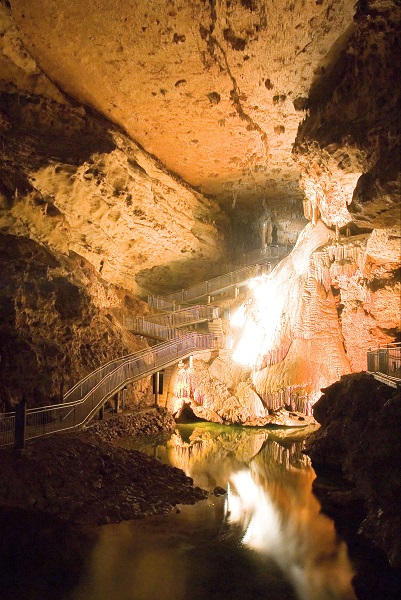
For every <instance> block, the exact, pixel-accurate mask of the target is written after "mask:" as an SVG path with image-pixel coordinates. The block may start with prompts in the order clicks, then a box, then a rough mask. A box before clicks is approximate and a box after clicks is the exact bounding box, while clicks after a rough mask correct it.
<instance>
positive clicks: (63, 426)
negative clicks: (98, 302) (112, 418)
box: [0, 332, 219, 446]
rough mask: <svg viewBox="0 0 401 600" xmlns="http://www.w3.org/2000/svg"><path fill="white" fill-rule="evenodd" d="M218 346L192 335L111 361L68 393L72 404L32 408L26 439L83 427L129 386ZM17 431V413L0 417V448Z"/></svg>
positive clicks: (205, 336) (212, 338)
mask: <svg viewBox="0 0 401 600" xmlns="http://www.w3.org/2000/svg"><path fill="white" fill-rule="evenodd" d="M218 344H219V340H218V338H217V336H215V335H211V334H200V333H196V332H191V333H188V334H186V335H182V336H179V337H176V338H175V339H173V340H170V341H166V342H162V343H161V344H157V345H156V346H153V347H151V348H146V349H145V350H142V351H140V352H136V353H134V354H130V355H128V356H124V357H122V358H120V359H117V360H115V361H111V362H109V363H107V364H106V365H103V366H102V367H100V368H99V369H97V370H96V371H94V372H93V373H90V374H89V375H88V376H87V377H85V378H84V379H82V380H81V381H80V382H78V383H77V384H76V385H75V386H74V387H73V388H72V389H71V390H70V391H69V392H68V393H67V394H66V396H65V399H66V398H69V399H70V400H69V401H68V402H63V403H62V404H55V405H51V406H45V407H40V408H30V409H28V410H27V411H26V435H25V439H26V440H30V439H35V438H37V437H42V436H45V435H49V434H51V433H56V432H61V431H67V430H71V429H75V428H78V427H81V426H82V425H83V424H84V423H85V422H87V421H88V420H89V419H90V418H92V416H93V415H94V414H95V413H96V412H97V411H98V410H99V408H100V407H101V406H102V405H103V404H104V402H106V400H108V399H109V398H111V397H112V396H113V395H114V394H116V393H117V392H118V391H119V390H120V389H122V388H123V387H124V386H125V385H127V383H129V382H132V381H136V380H138V379H142V378H143V377H146V376H147V375H151V374H152V373H155V372H157V371H158V370H160V369H162V368H164V367H167V366H169V365H170V364H173V363H175V362H177V361H178V360H180V359H183V358H185V357H187V356H189V355H190V354H192V353H194V352H196V351H202V350H205V349H214V348H218ZM72 398H73V400H71V399H72ZM13 419H14V420H13ZM14 428H15V413H6V414H3V415H0V446H7V445H10V444H12V443H13V441H14Z"/></svg>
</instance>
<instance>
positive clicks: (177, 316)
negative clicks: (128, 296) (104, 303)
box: [123, 304, 220, 340]
mask: <svg viewBox="0 0 401 600" xmlns="http://www.w3.org/2000/svg"><path fill="white" fill-rule="evenodd" d="M219 316H220V309H219V307H218V306H212V305H211V304H206V305H202V304H198V305H197V306H190V307H187V308H181V309H179V310H176V311H173V312H165V313H158V314H155V315H146V316H144V317H134V318H127V317H124V318H123V325H124V327H126V328H127V329H129V330H130V331H132V332H133V333H136V334H140V335H145V336H147V337H150V338H153V339H156V340H171V339H174V338H175V337H178V336H180V335H183V334H184V333H188V331H187V330H183V329H181V328H184V327H191V326H192V325H198V324H200V323H205V322H209V321H213V319H217V318H219Z"/></svg>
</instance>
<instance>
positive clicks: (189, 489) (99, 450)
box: [0, 411, 207, 525]
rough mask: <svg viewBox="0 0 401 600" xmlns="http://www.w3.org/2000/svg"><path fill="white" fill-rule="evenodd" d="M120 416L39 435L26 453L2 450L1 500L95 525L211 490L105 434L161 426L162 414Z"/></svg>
mask: <svg viewBox="0 0 401 600" xmlns="http://www.w3.org/2000/svg"><path fill="white" fill-rule="evenodd" d="M118 420H119V423H116V422H115V420H113V419H111V420H110V421H107V422H105V425H103V426H102V431H100V430H99V429H97V430H96V429H95V430H92V431H91V430H89V431H88V432H86V433H75V434H62V435H59V436H51V437H48V438H45V439H42V440H38V441H36V442H35V443H32V444H30V445H29V447H28V448H26V449H25V450H23V451H22V452H15V451H14V450H4V449H3V450H1V464H2V468H1V473H0V502H1V503H2V504H6V505H8V506H11V507H14V508H16V507H18V508H24V509H30V510H34V511H37V512H41V511H44V512H47V513H50V514H52V515H56V516H58V517H60V518H62V519H64V520H69V521H73V522H75V523H80V524H91V525H93V524H105V523H118V522H120V521H121V520H127V519H135V518H140V517H143V516H145V515H154V514H165V513H167V512H169V511H171V510H172V509H173V507H174V506H175V505H176V504H179V503H182V504H195V502H197V501H198V500H201V499H203V498H206V497H207V492H205V491H204V490H201V489H200V488H198V487H194V486H193V481H192V479H191V478H190V477H187V476H186V475H185V473H184V472H183V471H181V470H180V469H177V468H174V467H170V466H168V465H165V464H162V463H161V462H160V461H158V460H155V459H154V458H151V457H150V456H147V455H145V454H143V453H141V452H137V451H134V450H128V449H125V448H118V447H116V446H114V445H112V444H110V443H108V442H106V441H104V438H106V437H107V438H109V439H110V438H111V437H115V435H116V433H117V435H118V432H119V431H121V429H125V431H127V432H128V430H129V431H130V433H131V434H132V433H133V432H134V431H135V432H136V433H137V434H138V433H141V432H142V433H146V432H148V431H149V429H151V428H155V429H157V430H158V431H163V430H164V424H163V423H162V420H163V415H162V414H160V413H158V412H157V411H151V412H150V413H149V414H148V415H146V416H145V415H142V419H136V420H135V419H134V420H132V419H131V420H130V419H129V418H128V419H127V422H126V423H125V424H123V423H121V418H120V419H118ZM165 423H168V419H167V420H166V421H165ZM108 427H109V428H110V435H109V436H108V435H107V428H108ZM102 438H103V439H102Z"/></svg>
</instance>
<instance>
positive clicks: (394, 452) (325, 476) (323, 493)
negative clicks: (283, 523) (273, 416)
mask: <svg viewBox="0 0 401 600" xmlns="http://www.w3.org/2000/svg"><path fill="white" fill-rule="evenodd" d="M314 416H315V418H316V419H317V420H318V421H319V422H320V424H321V427H320V429H319V430H317V431H316V432H314V433H313V434H312V435H311V436H310V437H309V438H308V440H307V443H306V452H307V453H308V454H309V456H310V457H311V459H312V465H313V467H314V469H315V471H316V473H317V479H316V481H315V482H314V492H315V494H316V495H317V496H318V498H319V500H320V501H321V503H322V507H323V510H324V512H326V513H327V514H329V515H330V516H331V517H332V518H334V520H335V522H336V526H337V528H338V529H339V530H340V532H341V534H342V535H343V536H344V537H346V539H347V541H348V544H349V547H350V551H351V554H352V555H353V559H354V560H355V561H356V563H357V564H358V565H359V566H360V567H361V568H360V569H359V574H358V577H357V580H356V582H355V586H356V589H357V591H358V593H359V594H360V596H359V597H361V598H369V599H370V598H372V599H373V598H389V599H390V598H395V597H398V593H399V591H400V588H401V544H400V536H399V533H400V525H401V519H400V507H399V498H400V485H401V484H400V457H401V445H400V442H401V440H400V433H399V432H400V425H401V403H400V391H399V390H395V389H394V388H391V387H389V386H386V385H385V384H383V383H380V382H378V381H376V380H375V379H374V378H373V376H371V375H369V374H366V373H356V374H353V375H346V376H344V377H342V378H341V380H340V381H338V382H336V383H335V384H333V385H331V386H330V387H328V388H326V389H325V390H324V394H323V396H322V397H321V399H320V400H319V401H318V402H317V403H316V405H315V407H314Z"/></svg>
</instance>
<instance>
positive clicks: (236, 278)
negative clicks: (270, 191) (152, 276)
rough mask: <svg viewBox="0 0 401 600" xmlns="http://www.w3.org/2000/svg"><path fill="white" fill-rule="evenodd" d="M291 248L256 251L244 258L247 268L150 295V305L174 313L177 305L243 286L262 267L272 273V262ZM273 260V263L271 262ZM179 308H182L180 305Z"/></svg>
mask: <svg viewBox="0 0 401 600" xmlns="http://www.w3.org/2000/svg"><path fill="white" fill-rule="evenodd" d="M291 248H292V247H291V246H266V247H265V248H262V249H260V250H254V251H253V252H250V253H248V254H246V255H244V257H246V261H245V262H247V261H249V262H248V264H246V266H243V267H241V268H239V269H238V268H237V269H235V270H234V271H230V272H228V273H225V274H223V275H219V276H218V277H214V278H213V279H209V280H207V281H203V282H201V283H198V284H196V285H193V286H191V287H190V288H187V289H182V290H177V291H175V292H171V293H169V294H163V295H161V296H157V295H154V294H150V295H149V296H148V304H149V306H152V307H153V308H157V309H159V310H166V311H174V310H176V309H177V303H180V302H181V303H185V302H191V301H194V300H197V299H198V298H203V297H206V296H210V295H211V294H213V293H219V292H221V291H224V290H226V289H229V288H230V287H234V286H238V285H243V284H244V283H245V282H246V281H247V280H248V279H251V278H252V277H255V276H256V275H257V274H258V271H260V269H261V266H262V265H264V264H266V263H267V264H268V271H269V272H270V271H271V268H272V262H274V265H275V264H277V262H279V261H280V260H281V259H282V258H284V256H286V255H287V254H289V252H290V251H291ZM271 260H272V262H270V261H271ZM178 308H179V309H181V308H182V306H181V305H180V304H178Z"/></svg>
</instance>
